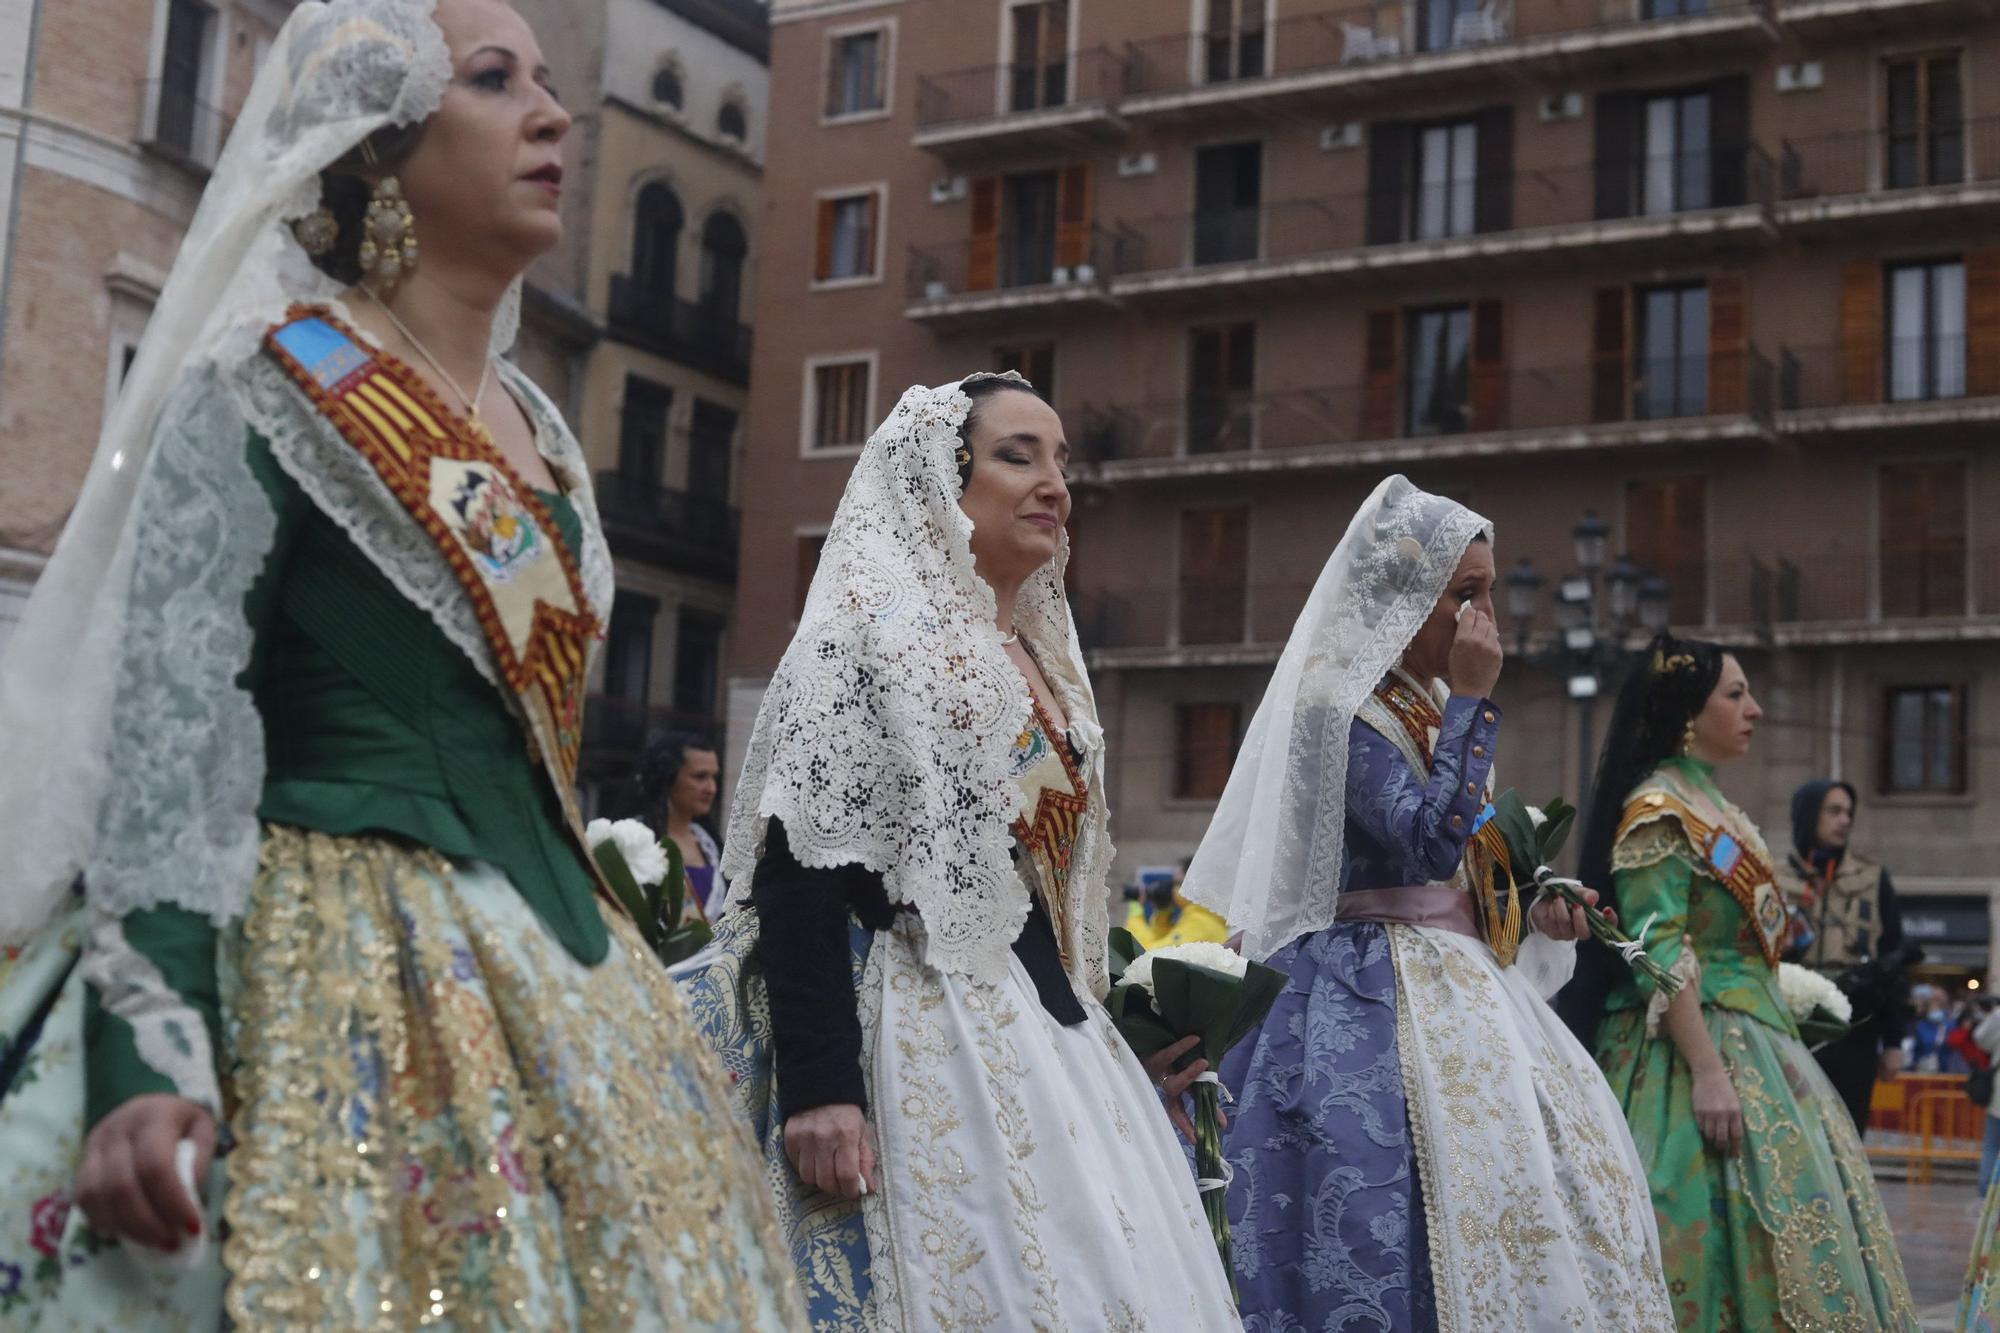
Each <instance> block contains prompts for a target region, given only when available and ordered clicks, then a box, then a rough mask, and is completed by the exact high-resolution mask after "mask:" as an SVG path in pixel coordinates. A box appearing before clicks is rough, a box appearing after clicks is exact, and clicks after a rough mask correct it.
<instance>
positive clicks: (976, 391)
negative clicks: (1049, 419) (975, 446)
mask: <svg viewBox="0 0 2000 1333" xmlns="http://www.w3.org/2000/svg"><path fill="white" fill-rule="evenodd" d="M1008 389H1012V390H1014V391H1015V392H1017V393H1028V394H1033V395H1034V396H1035V397H1037V398H1041V397H1042V391H1041V390H1040V389H1037V388H1036V387H1035V386H1034V385H1032V384H1030V383H1028V381H1026V380H1024V379H1003V378H1001V377H1000V376H998V375H975V376H973V377H972V378H970V379H965V380H960V381H959V383H958V391H959V392H960V393H962V394H964V395H965V396H966V397H967V398H970V399H971V400H972V407H971V408H970V410H968V411H967V412H966V414H965V420H964V421H962V422H960V423H959V427H958V446H959V457H960V458H961V459H962V460H963V461H961V462H960V463H959V465H958V493H959V494H960V495H963V494H965V488H966V487H967V486H969V485H971V484H972V429H973V427H974V426H976V425H978V424H979V409H980V407H981V405H983V404H984V403H985V402H986V400H987V399H988V398H991V397H992V396H993V395H994V394H996V393H1001V392H1004V391H1006V390H1008ZM1042 401H1043V402H1047V401H1048V400H1047V399H1046V398H1043V399H1042Z"/></svg>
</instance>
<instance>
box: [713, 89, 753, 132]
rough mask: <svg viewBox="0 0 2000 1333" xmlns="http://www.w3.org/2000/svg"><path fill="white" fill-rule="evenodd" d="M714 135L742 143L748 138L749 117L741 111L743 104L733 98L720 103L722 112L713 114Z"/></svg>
mask: <svg viewBox="0 0 2000 1333" xmlns="http://www.w3.org/2000/svg"><path fill="white" fill-rule="evenodd" d="M715 130H716V133H718V134H721V135H725V136H726V137H728V138H731V139H734V140H736V142H738V143H742V142H743V141H744V140H745V139H747V138H749V137H750V117H749V115H748V114H747V113H746V112H745V111H744V110H743V104H742V103H741V102H739V101H737V100H736V99H735V98H733V97H732V98H728V99H726V100H725V101H724V102H723V103H722V110H720V111H718V112H716V113H715Z"/></svg>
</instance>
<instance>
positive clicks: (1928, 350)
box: [1778, 334, 2000, 412]
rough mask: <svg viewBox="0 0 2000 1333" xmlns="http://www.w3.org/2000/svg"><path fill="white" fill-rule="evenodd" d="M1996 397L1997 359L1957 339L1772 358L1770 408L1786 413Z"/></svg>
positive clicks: (1999, 393)
mask: <svg viewBox="0 0 2000 1333" xmlns="http://www.w3.org/2000/svg"><path fill="white" fill-rule="evenodd" d="M1996 397H2000V356H1996V355H1995V354H1994V353H1993V352H1989V351H1985V349H1984V348H1983V347H1982V346H1980V345H1978V344H1975V343H1973V342H1971V341H1970V340H1968V339H1967V338H1966V337H1965V336H1964V335H1958V334H1954V335H1941V336H1935V337H1921V338H1890V339H1887V340H1884V341H1882V342H1878V343H1875V344H1873V345H1870V346H1867V347H1858V348H1857V347H1842V346H1821V347H1788V348H1786V349H1785V350H1784V352H1783V353H1782V354H1781V355H1780V357H1779V361H1778V406H1779V409H1780V410H1782V411H1787V412H1793V411H1800V410H1809V409H1813V408H1828V407H1874V406H1882V405H1887V404H1909V403H1938V402H1951V401H1954V400H1960V399H1967V400H1970V399H1987V400H1991V399H1994V398H1996Z"/></svg>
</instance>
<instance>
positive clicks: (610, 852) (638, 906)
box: [591, 838, 660, 948]
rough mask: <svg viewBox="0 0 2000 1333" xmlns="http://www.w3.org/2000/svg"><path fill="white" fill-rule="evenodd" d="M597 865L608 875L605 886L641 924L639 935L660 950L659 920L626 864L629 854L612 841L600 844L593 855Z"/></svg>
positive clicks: (607, 840) (639, 924)
mask: <svg viewBox="0 0 2000 1333" xmlns="http://www.w3.org/2000/svg"><path fill="white" fill-rule="evenodd" d="M591 855H592V856H593V857H594V858H595V859H596V861H597V868H598V869H599V870H601V871H603V872H604V882H605V883H606V884H609V885H610V886H611V891H612V892H613V893H615V894H617V895H618V902H619V904H620V905H621V906H623V907H624V909H625V910H626V912H628V913H630V914H631V917H632V920H633V921H635V922H637V923H638V926H639V934H640V935H641V936H642V937H643V938H644V939H645V941H646V943H647V944H649V945H651V946H653V947H656V948H657V947H658V945H659V942H660V931H659V926H658V924H657V918H655V917H654V916H653V915H652V912H651V908H652V906H653V905H652V903H650V902H648V901H647V894H646V891H645V890H644V889H642V888H640V887H639V881H638V880H636V879H634V878H633V877H632V867H631V866H629V865H627V864H625V853H623V852H621V851H619V850H618V844H617V843H615V842H613V841H611V840H610V839H609V838H607V839H605V840H604V841H603V842H601V843H599V844H597V847H596V848H595V849H594V850H593V851H592V852H591Z"/></svg>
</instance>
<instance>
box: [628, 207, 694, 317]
mask: <svg viewBox="0 0 2000 1333" xmlns="http://www.w3.org/2000/svg"><path fill="white" fill-rule="evenodd" d="M683 220H684V215H683V214H682V212H681V201H680V200H679V198H677V197H676V196H675V194H674V192H673V189H672V187H671V186H669V185H667V184H666V182H664V181H653V182H652V183H651V184H649V185H647V186H646V187H645V188H644V189H642V190H640V191H639V204H638V207H637V208H636V209H635V210H634V217H633V224H632V281H633V282H634V283H636V284H637V285H638V287H639V290H640V291H642V292H643V293H645V295H646V296H647V297H648V298H651V299H655V300H671V299H672V298H673V294H674V266H675V264H676V262H677V261H678V260H679V257H680V250H681V223H682V221H683Z"/></svg>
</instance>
